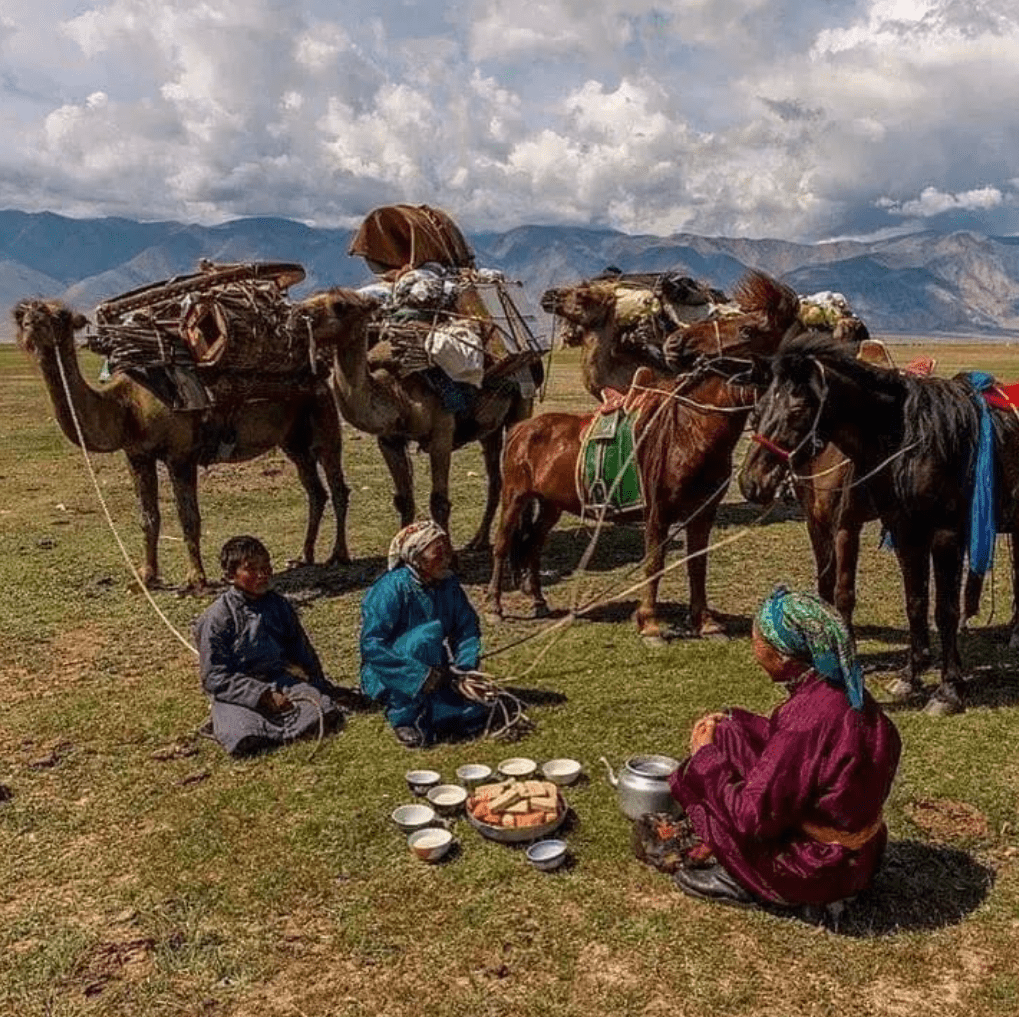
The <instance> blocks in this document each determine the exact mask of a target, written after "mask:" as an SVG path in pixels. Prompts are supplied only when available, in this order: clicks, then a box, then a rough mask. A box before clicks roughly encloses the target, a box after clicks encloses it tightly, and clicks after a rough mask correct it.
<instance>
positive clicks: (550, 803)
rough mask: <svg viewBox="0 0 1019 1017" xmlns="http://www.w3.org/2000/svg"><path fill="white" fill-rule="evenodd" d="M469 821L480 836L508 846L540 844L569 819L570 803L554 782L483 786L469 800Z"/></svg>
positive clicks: (505, 781)
mask: <svg viewBox="0 0 1019 1017" xmlns="http://www.w3.org/2000/svg"><path fill="white" fill-rule="evenodd" d="M466 811H467V819H468V821H469V822H470V823H471V825H472V826H474V827H475V828H476V829H477V830H478V831H480V833H481V834H482V835H483V836H485V837H489V838H491V839H492V840H500V841H504V842H507V843H512V842H521V841H527V840H537V839H538V838H539V837H547V836H548V835H549V834H550V833H552V832H553V831H554V830H558V829H559V827H560V826H561V825H562V823H563V820H564V819H566V813H567V811H568V806H567V805H566V800H565V799H564V798H563V796H562V794H561V793H560V791H559V788H558V787H556V785H555V784H553V783H552V782H551V781H550V780H512V779H511V780H503V781H499V783H497V784H482V785H481V786H480V787H477V788H475V789H474V793H473V794H472V795H471V797H470V798H468V799H467V810H466Z"/></svg>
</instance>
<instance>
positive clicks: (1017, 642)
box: [1008, 632, 1019, 650]
mask: <svg viewBox="0 0 1019 1017" xmlns="http://www.w3.org/2000/svg"><path fill="white" fill-rule="evenodd" d="M1008 648H1009V649H1010V650H1019V632H1013V633H1012V635H1011V637H1010V638H1009V640H1008Z"/></svg>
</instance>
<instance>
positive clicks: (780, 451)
mask: <svg viewBox="0 0 1019 1017" xmlns="http://www.w3.org/2000/svg"><path fill="white" fill-rule="evenodd" d="M750 440H751V441H756V442H757V444H758V445H760V446H761V448H766V449H767V450H768V451H769V452H770V453H771V454H772V455H773V456H777V457H778V458H779V459H781V460H782V461H783V462H789V458H790V456H791V455H792V453H791V452H789V451H787V450H786V449H784V448H782V446H781V445H776V444H775V443H774V442H773V441H772V440H771V439H770V438H765V437H764V435H763V434H757V432H756V431H755V432H754V433H753V434H752V435H750Z"/></svg>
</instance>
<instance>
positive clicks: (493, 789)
mask: <svg viewBox="0 0 1019 1017" xmlns="http://www.w3.org/2000/svg"><path fill="white" fill-rule="evenodd" d="M512 783H513V781H511V780H501V781H499V783H498V784H482V785H481V786H480V787H477V788H475V789H474V797H475V798H481V799H484V800H485V801H490V800H491V799H493V798H496V797H498V796H499V795H501V794H502V793H503V791H505V790H506V789H507V788H508V787H509V786H510V785H511V784H512Z"/></svg>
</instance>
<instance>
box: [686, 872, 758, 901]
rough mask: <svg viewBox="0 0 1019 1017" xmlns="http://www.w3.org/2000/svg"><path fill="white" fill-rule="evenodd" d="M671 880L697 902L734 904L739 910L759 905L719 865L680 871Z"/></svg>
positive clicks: (755, 899)
mask: <svg viewBox="0 0 1019 1017" xmlns="http://www.w3.org/2000/svg"><path fill="white" fill-rule="evenodd" d="M673 879H675V881H676V885H677V886H678V887H679V888H680V890H682V891H683V893H685V894H687V895H688V896H690V897H696V898H697V899H698V900H712V901H717V902H718V903H719V904H734V905H735V906H736V907H741V908H755V907H758V906H759V903H760V902H759V901H758V900H757V898H756V897H755V896H754V895H753V894H752V893H751V892H750V891H749V890H747V889H745V888H744V887H742V886H741V885H740V884H739V883H737V882H736V880H735V879H733V877H732V876H731V875H729V873H728V872H727V871H726V870H725V869H724V868H723V867H722V866H721V865H712V866H709V867H708V868H706V869H680V870H679V872H677V873H676V875H675V876H674V877H673Z"/></svg>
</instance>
